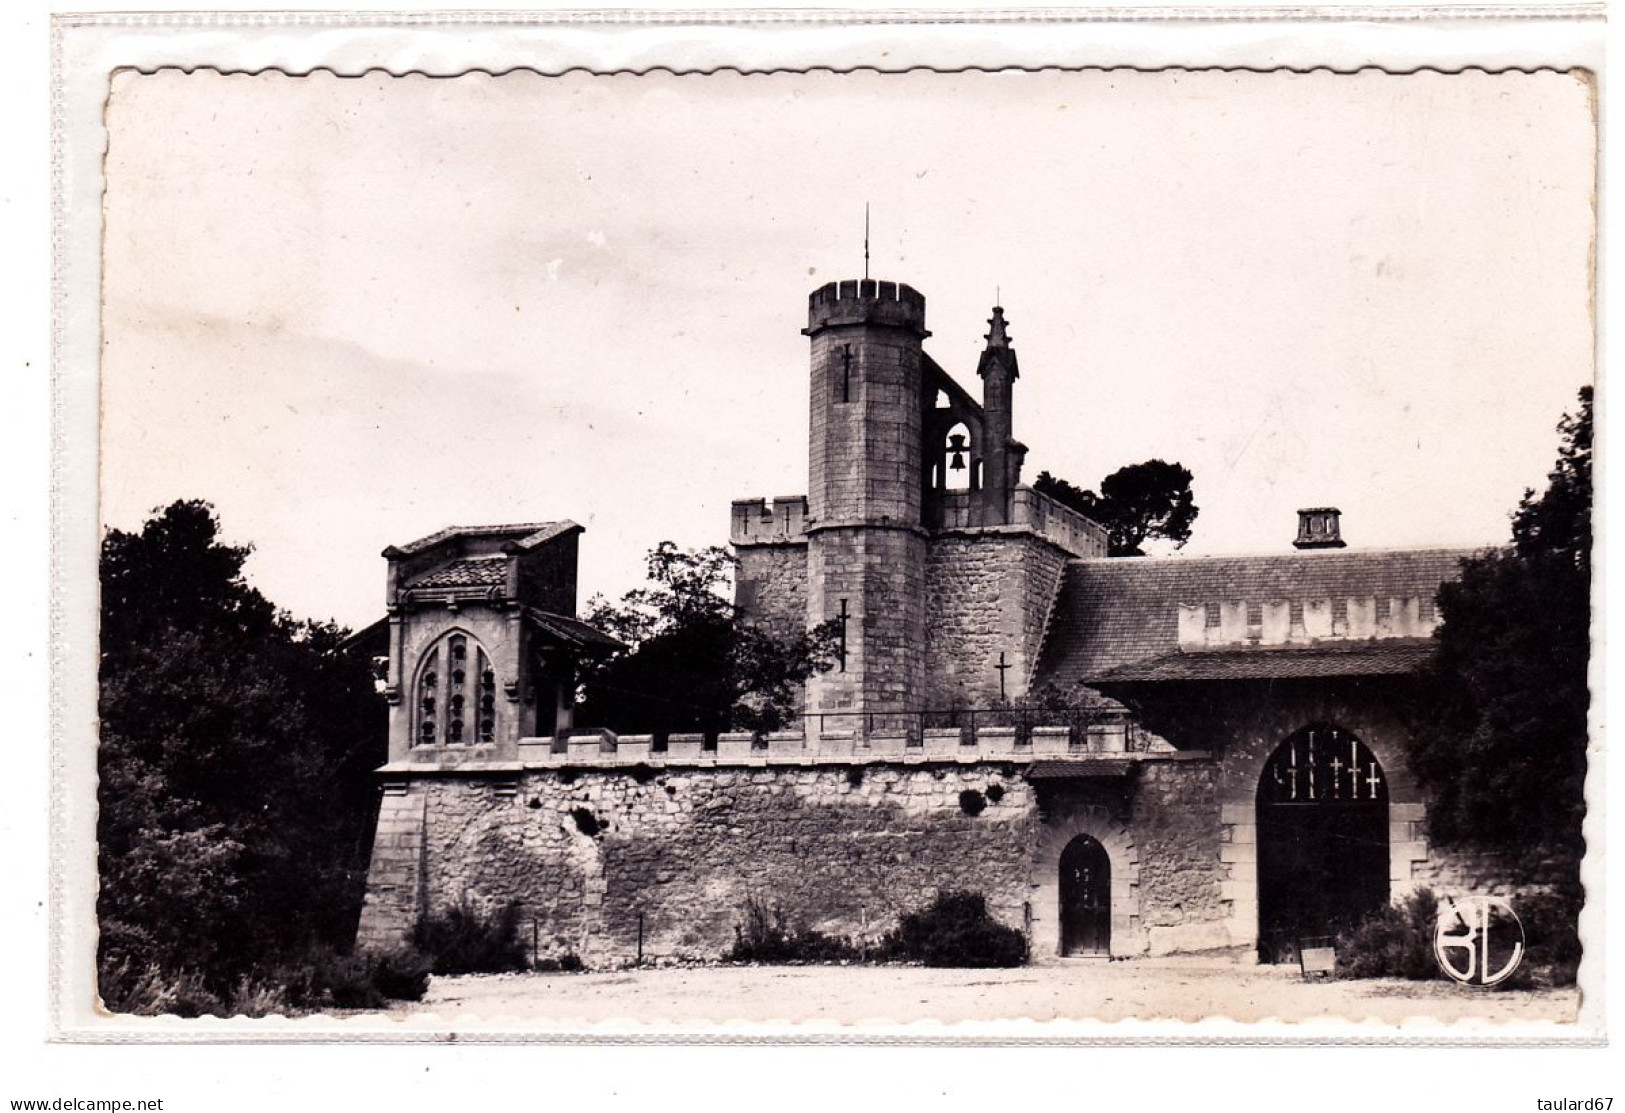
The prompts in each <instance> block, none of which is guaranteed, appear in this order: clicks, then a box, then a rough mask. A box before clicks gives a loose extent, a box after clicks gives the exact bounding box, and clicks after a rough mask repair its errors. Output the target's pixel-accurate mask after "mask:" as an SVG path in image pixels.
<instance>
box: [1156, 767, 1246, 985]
mask: <svg viewBox="0 0 1625 1113" xmlns="http://www.w3.org/2000/svg"><path fill="white" fill-rule="evenodd" d="M1217 783H1218V769H1217V768H1216V767H1215V766H1214V765H1213V763H1211V762H1207V761H1183V762H1167V763H1163V762H1146V763H1144V764H1142V765H1141V766H1140V778H1139V784H1138V786H1137V790H1136V793H1135V797H1134V812H1133V824H1132V825H1133V829H1134V834H1135V842H1136V844H1137V845H1138V847H1139V850H1140V892H1141V899H1140V916H1141V920H1142V922H1143V923H1144V924H1145V928H1146V931H1147V934H1148V936H1149V942H1150V948H1151V951H1152V953H1154V954H1162V953H1166V952H1169V951H1180V950H1201V949H1206V948H1209V947H1223V946H1228V945H1229V943H1230V939H1229V931H1228V929H1227V928H1226V926H1225V917H1226V913H1227V912H1228V909H1227V908H1226V906H1225V904H1224V902H1223V900H1222V899H1221V896H1220V882H1221V881H1223V879H1224V873H1223V866H1222V864H1221V863H1220V861H1219V855H1218V853H1217V849H1218V847H1219V846H1220V845H1221V830H1222V828H1221V825H1220V823H1219V799H1218V795H1217Z"/></svg>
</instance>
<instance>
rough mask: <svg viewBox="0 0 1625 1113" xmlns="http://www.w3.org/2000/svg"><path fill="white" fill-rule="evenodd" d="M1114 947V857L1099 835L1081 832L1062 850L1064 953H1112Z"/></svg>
mask: <svg viewBox="0 0 1625 1113" xmlns="http://www.w3.org/2000/svg"><path fill="white" fill-rule="evenodd" d="M1111 949H1112V867H1111V859H1110V858H1109V857H1108V856H1107V854H1106V848H1105V847H1104V846H1101V845H1100V843H1099V842H1098V841H1097V840H1096V839H1094V838H1093V837H1092V836H1089V835H1079V836H1078V837H1077V838H1075V839H1073V840H1072V841H1071V842H1069V843H1067V844H1066V849H1065V850H1063V851H1061V953H1062V954H1063V955H1108V954H1111Z"/></svg>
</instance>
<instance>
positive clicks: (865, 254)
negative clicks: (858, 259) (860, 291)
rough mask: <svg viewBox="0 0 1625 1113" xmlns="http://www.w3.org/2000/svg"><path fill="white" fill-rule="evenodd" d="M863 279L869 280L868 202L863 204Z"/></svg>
mask: <svg viewBox="0 0 1625 1113" xmlns="http://www.w3.org/2000/svg"><path fill="white" fill-rule="evenodd" d="M863 279H864V281H865V282H867V281H868V280H869V202H867V201H865V202H864V203H863Z"/></svg>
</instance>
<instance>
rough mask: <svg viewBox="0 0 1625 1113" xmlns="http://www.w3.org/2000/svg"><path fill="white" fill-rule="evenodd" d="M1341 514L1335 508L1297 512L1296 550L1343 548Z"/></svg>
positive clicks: (1311, 508) (1326, 507)
mask: <svg viewBox="0 0 1625 1113" xmlns="http://www.w3.org/2000/svg"><path fill="white" fill-rule="evenodd" d="M1342 516H1343V512H1342V511H1341V510H1339V509H1337V507H1335V506H1314V507H1310V508H1309V509H1307V510H1300V511H1298V539H1297V540H1296V541H1294V542H1292V545H1293V547H1294V548H1297V549H1341V548H1343V547H1344V545H1345V542H1344V541H1343V527H1342V524H1341V521H1340V519H1341V518H1342Z"/></svg>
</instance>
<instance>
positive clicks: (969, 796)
mask: <svg viewBox="0 0 1625 1113" xmlns="http://www.w3.org/2000/svg"><path fill="white" fill-rule="evenodd" d="M959 807H960V810H961V811H963V812H964V813H965V814H966V815H981V814H982V809H984V808H986V807H987V797H985V796H983V795H982V794H981V793H980V792H977V791H976V790H975V789H974V788H967V789H966V790H965V791H964V792H961V793H960V794H959Z"/></svg>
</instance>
